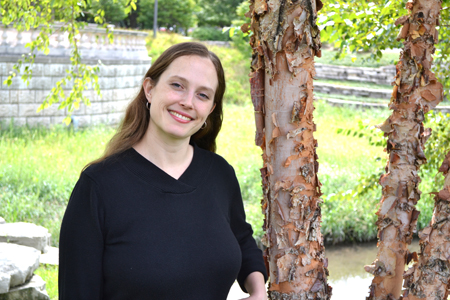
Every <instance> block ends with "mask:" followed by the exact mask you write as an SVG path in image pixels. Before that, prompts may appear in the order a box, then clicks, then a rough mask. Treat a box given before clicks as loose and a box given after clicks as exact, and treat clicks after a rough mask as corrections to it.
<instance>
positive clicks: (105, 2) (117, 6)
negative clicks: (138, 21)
mask: <svg viewBox="0 0 450 300" xmlns="http://www.w3.org/2000/svg"><path fill="white" fill-rule="evenodd" d="M127 2H128V1H127V0H98V1H93V2H91V5H90V9H89V15H88V16H90V18H89V20H88V22H90V23H94V22H95V21H94V17H95V15H96V14H97V12H98V11H104V12H105V16H104V22H106V23H110V24H116V25H120V23H121V22H122V21H123V20H125V19H126V18H127V14H126V13H125V8H126V6H127Z"/></svg>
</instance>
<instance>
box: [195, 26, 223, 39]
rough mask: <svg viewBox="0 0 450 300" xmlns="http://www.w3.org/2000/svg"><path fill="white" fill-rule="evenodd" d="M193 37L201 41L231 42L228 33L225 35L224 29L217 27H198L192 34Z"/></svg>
mask: <svg viewBox="0 0 450 300" xmlns="http://www.w3.org/2000/svg"><path fill="white" fill-rule="evenodd" d="M192 37H193V38H194V39H198V40H200V41H223V42H227V41H231V38H230V36H229V34H228V33H223V32H222V29H220V28H216V27H197V28H196V29H195V30H194V31H193V32H192Z"/></svg>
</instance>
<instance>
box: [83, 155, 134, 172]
mask: <svg viewBox="0 0 450 300" xmlns="http://www.w3.org/2000/svg"><path fill="white" fill-rule="evenodd" d="M130 152H131V151H130V149H128V150H125V151H123V152H121V153H116V154H113V155H111V156H108V157H106V158H105V159H103V160H101V161H99V162H95V163H93V164H90V165H89V166H88V167H87V168H85V169H84V170H83V171H82V172H81V174H82V175H85V176H88V177H91V178H99V177H103V175H108V174H111V172H113V173H114V172H117V171H119V170H121V169H122V168H123V165H122V163H123V161H126V159H127V157H129V156H130Z"/></svg>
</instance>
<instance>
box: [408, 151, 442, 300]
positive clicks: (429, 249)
mask: <svg viewBox="0 0 450 300" xmlns="http://www.w3.org/2000/svg"><path fill="white" fill-rule="evenodd" d="M449 170H450V152H448V154H447V156H446V157H445V159H444V161H443V163H442V166H441V167H440V168H439V172H442V173H443V174H444V176H445V182H444V187H443V189H442V190H441V191H440V192H439V193H435V198H434V200H435V203H434V212H433V218H432V219H431V221H430V224H429V225H428V226H427V227H425V228H424V229H423V230H422V231H421V232H420V234H419V237H420V253H419V257H418V259H417V257H415V260H416V262H415V263H414V265H413V266H412V267H411V268H409V270H408V271H407V272H406V273H405V274H404V275H403V277H404V278H405V284H404V287H405V288H406V289H405V290H404V291H403V298H402V299H403V300H419V299H443V300H444V299H447V298H448V294H449V293H448V292H449V288H450V261H449V260H450V241H449V236H450V173H449Z"/></svg>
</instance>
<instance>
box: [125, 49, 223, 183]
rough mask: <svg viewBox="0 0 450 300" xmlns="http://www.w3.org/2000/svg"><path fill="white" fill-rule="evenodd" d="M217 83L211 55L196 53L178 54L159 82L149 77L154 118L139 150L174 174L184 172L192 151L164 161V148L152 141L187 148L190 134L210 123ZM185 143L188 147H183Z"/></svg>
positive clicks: (147, 84)
mask: <svg viewBox="0 0 450 300" xmlns="http://www.w3.org/2000/svg"><path fill="white" fill-rule="evenodd" d="M217 87H218V79H217V75H216V70H215V67H214V64H213V63H212V62H211V60H210V59H209V58H204V57H200V56H194V55H190V56H181V57H178V58H176V59H175V60H174V61H173V62H172V63H171V64H170V66H169V68H167V70H166V71H165V72H164V73H163V74H162V75H161V77H160V78H159V79H158V82H156V81H153V80H152V79H151V78H150V77H147V78H145V80H144V84H143V88H144V91H145V97H146V99H147V101H148V104H147V107H149V108H150V109H149V110H150V116H151V118H150V121H149V126H148V130H147V131H146V133H145V135H144V137H143V138H142V139H141V140H140V141H139V142H138V143H137V144H136V145H135V146H134V148H135V149H136V151H137V152H139V153H140V154H141V155H142V156H144V157H145V158H147V159H148V160H150V161H152V162H153V163H154V164H156V165H157V166H158V167H160V168H161V169H165V170H166V172H167V173H168V174H170V175H171V176H172V177H175V178H178V177H179V176H181V174H182V173H183V172H184V170H185V169H186V168H187V166H188V165H189V163H190V161H191V160H192V152H191V151H189V153H188V155H176V156H174V157H171V158H170V160H169V161H164V157H160V159H159V160H158V159H157V158H156V156H158V154H159V151H160V149H158V148H157V147H152V146H151V145H154V144H155V143H156V144H157V145H163V144H164V145H171V146H174V147H176V148H180V149H185V148H186V147H187V145H188V144H189V140H190V137H191V136H192V135H194V134H195V133H196V132H197V131H199V130H200V129H201V127H202V125H204V127H205V128H206V127H207V122H206V119H207V118H208V116H209V114H210V113H211V112H212V111H213V110H214V108H215V104H214V95H215V91H216V89H217ZM205 128H203V129H205ZM203 129H202V130H203ZM182 144H184V145H185V146H186V147H183V146H182V147H179V146H180V145H182ZM188 149H192V147H188ZM178 159H180V160H181V161H180V160H179V161H177V160H178Z"/></svg>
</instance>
